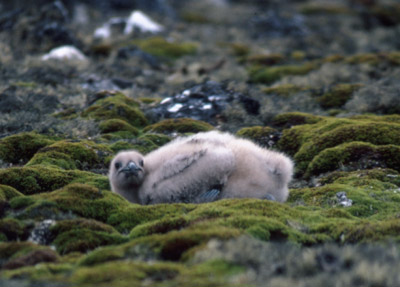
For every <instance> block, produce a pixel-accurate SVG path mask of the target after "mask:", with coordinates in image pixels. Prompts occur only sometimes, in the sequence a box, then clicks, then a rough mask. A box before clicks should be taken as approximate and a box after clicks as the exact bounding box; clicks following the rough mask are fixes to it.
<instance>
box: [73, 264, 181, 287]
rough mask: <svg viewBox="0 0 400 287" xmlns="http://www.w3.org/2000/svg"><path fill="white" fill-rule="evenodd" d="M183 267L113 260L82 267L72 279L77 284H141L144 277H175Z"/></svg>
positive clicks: (150, 278)
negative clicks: (90, 266) (92, 266)
mask: <svg viewBox="0 0 400 287" xmlns="http://www.w3.org/2000/svg"><path fill="white" fill-rule="evenodd" d="M181 268H182V267H180V266H178V265H176V264H172V263H152V264H148V263H141V262H112V263H105V264H101V265H98V266H96V267H94V268H88V267H82V268H80V269H79V270H78V271H76V272H75V273H74V274H73V275H72V279H71V281H72V282H73V283H75V284H85V283H86V284H96V285H98V284H101V283H103V284H106V285H101V286H110V285H113V286H132V285H137V286H139V285H141V282H142V280H144V279H148V280H151V282H158V281H160V282H161V281H165V280H168V279H173V278H174V277H175V276H177V275H178V274H179V273H180V271H181ZM116 284H117V285H116ZM121 284H122V285H121Z"/></svg>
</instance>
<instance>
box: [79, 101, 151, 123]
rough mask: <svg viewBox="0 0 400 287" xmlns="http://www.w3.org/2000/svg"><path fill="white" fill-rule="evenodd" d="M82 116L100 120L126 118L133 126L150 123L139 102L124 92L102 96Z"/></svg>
mask: <svg viewBox="0 0 400 287" xmlns="http://www.w3.org/2000/svg"><path fill="white" fill-rule="evenodd" d="M82 116H83V117H88V118H92V119H95V120H99V121H100V120H103V121H104V120H107V119H119V120H124V121H126V122H127V123H129V124H130V125H132V126H133V127H143V126H146V125H147V124H148V121H147V119H146V117H145V116H144V114H143V113H142V112H141V111H140V110H139V109H138V103H137V102H136V101H134V100H132V99H131V98H128V97H127V96H125V95H123V94H122V93H116V94H111V95H107V96H106V97H104V98H100V99H99V100H97V101H96V102H95V103H94V104H92V105H91V106H90V107H89V108H87V109H86V110H85V111H84V112H83V113H82Z"/></svg>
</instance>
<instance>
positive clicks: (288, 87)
mask: <svg viewBox="0 0 400 287" xmlns="http://www.w3.org/2000/svg"><path fill="white" fill-rule="evenodd" d="M304 90H306V88H304V87H301V86H296V85H293V84H283V85H279V86H275V87H268V88H264V89H263V92H264V93H266V94H276V95H279V96H282V97H289V96H291V95H292V94H295V93H298V92H301V91H304Z"/></svg>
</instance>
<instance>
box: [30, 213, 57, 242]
mask: <svg viewBox="0 0 400 287" xmlns="http://www.w3.org/2000/svg"><path fill="white" fill-rule="evenodd" d="M54 224H55V220H53V219H46V220H43V221H42V222H40V223H38V224H37V225H36V226H35V228H34V229H33V230H32V232H31V235H30V236H29V241H31V242H34V243H36V244H41V245H48V244H50V243H51V241H52V240H53V235H52V232H51V231H50V227H52V226H53V225H54Z"/></svg>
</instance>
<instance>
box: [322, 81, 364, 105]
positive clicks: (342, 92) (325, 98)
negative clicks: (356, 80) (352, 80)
mask: <svg viewBox="0 0 400 287" xmlns="http://www.w3.org/2000/svg"><path fill="white" fill-rule="evenodd" d="M362 86H363V85H361V84H338V85H336V86H334V87H333V88H332V89H331V90H330V91H328V92H327V93H325V94H324V95H322V96H321V97H319V98H318V99H317V101H318V103H319V104H320V105H321V107H323V108H324V109H331V108H340V107H342V106H343V105H344V104H345V103H346V102H347V101H348V100H349V99H350V98H351V96H352V95H353V93H354V92H355V91H357V90H358V89H360V88H361V87H362Z"/></svg>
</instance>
